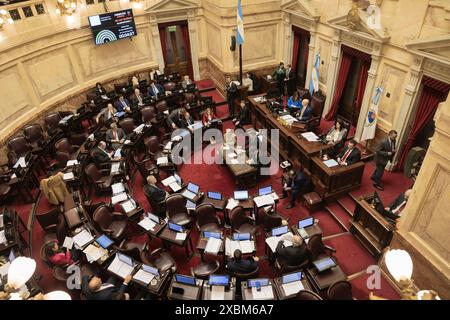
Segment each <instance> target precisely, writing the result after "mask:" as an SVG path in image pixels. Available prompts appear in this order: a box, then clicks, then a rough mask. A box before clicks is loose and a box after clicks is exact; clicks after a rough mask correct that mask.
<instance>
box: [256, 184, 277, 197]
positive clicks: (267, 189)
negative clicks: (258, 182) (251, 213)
mask: <svg viewBox="0 0 450 320" xmlns="http://www.w3.org/2000/svg"><path fill="white" fill-rule="evenodd" d="M272 192H273V190H272V186H267V187H263V188H260V189H259V190H258V195H259V196H265V195H266V194H271V193H272Z"/></svg>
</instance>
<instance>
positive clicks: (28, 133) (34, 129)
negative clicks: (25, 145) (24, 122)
mask: <svg viewBox="0 0 450 320" xmlns="http://www.w3.org/2000/svg"><path fill="white" fill-rule="evenodd" d="M23 134H24V135H25V138H26V139H27V141H28V142H29V143H30V144H32V145H42V144H43V143H44V142H45V140H46V137H45V134H44V130H43V129H42V127H41V125H40V124H38V123H33V124H30V125H28V126H26V127H25V128H23Z"/></svg>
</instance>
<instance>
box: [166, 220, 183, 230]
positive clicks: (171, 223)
mask: <svg viewBox="0 0 450 320" xmlns="http://www.w3.org/2000/svg"><path fill="white" fill-rule="evenodd" d="M169 229H170V230H172V231H175V232H183V227H182V226H180V225H179V224H176V223H173V222H169Z"/></svg>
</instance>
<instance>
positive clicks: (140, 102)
mask: <svg viewBox="0 0 450 320" xmlns="http://www.w3.org/2000/svg"><path fill="white" fill-rule="evenodd" d="M130 99H131V102H132V103H133V104H134V105H137V106H138V107H143V106H144V95H143V94H142V93H141V90H139V89H138V88H136V89H134V93H133V94H132V95H131V97H130Z"/></svg>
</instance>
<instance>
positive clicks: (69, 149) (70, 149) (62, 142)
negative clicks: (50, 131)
mask: <svg viewBox="0 0 450 320" xmlns="http://www.w3.org/2000/svg"><path fill="white" fill-rule="evenodd" d="M55 148H56V150H57V151H61V152H66V153H68V154H69V155H70V156H73V155H74V154H75V153H76V152H77V150H78V149H79V148H80V146H76V145H72V144H71V143H70V142H69V139H67V138H62V139H59V140H58V141H56V143H55Z"/></svg>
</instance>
